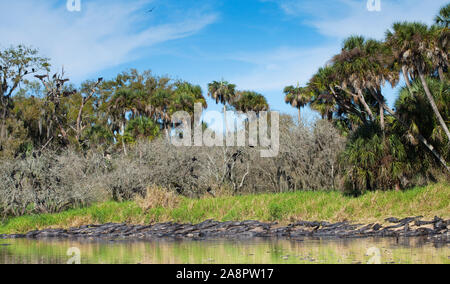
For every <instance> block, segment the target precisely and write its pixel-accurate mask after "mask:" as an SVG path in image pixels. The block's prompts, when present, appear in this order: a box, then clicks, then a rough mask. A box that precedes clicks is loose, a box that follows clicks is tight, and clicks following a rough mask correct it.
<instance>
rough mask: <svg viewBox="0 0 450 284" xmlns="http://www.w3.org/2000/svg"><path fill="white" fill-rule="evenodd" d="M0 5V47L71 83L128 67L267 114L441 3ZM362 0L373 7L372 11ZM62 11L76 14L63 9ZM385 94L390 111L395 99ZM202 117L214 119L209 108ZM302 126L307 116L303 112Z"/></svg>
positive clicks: (43, 0) (284, 0) (277, 0)
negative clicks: (336, 60) (361, 45)
mask: <svg viewBox="0 0 450 284" xmlns="http://www.w3.org/2000/svg"><path fill="white" fill-rule="evenodd" d="M72 1H80V11H74V9H68V6H67V0H20V1H11V0H0V11H2V16H1V17H0V48H4V47H9V46H11V45H17V44H26V45H29V46H33V47H35V48H37V49H39V51H40V53H41V54H42V55H43V56H46V57H48V58H51V63H52V67H53V68H54V69H53V71H57V70H61V68H62V67H64V70H65V73H66V75H67V76H68V77H69V78H70V79H71V81H72V83H75V84H76V85H78V84H80V83H81V82H83V81H84V80H87V79H95V78H97V77H104V78H105V79H109V78H113V77H115V75H116V74H118V73H120V72H122V71H125V70H128V69H130V68H136V69H138V70H140V71H144V70H152V72H153V73H154V74H155V75H169V76H170V77H172V78H174V79H183V80H186V81H189V82H191V83H193V84H198V85H200V86H202V88H203V91H204V95H205V96H206V93H207V91H206V88H207V84H208V83H209V82H211V81H213V80H221V79H224V80H227V81H229V82H231V83H234V84H236V85H237V88H238V89H240V90H254V91H257V92H260V93H262V94H263V95H265V96H266V97H267V99H268V102H269V104H270V106H271V108H272V109H273V110H277V111H281V112H283V113H289V114H292V115H294V114H296V110H295V109H293V108H291V107H290V106H289V105H286V104H285V103H284V95H283V93H282V91H283V89H284V87H285V86H287V85H296V84H300V85H304V84H306V83H307V82H308V80H309V79H310V78H311V76H312V75H313V74H314V73H315V72H316V71H317V70H318V68H319V67H321V66H323V65H325V64H326V63H327V61H328V60H329V59H330V58H331V57H332V56H333V55H335V54H337V53H339V51H340V48H341V43H342V41H343V40H344V39H345V38H346V37H348V36H350V35H364V36H366V37H370V38H375V39H382V38H383V37H384V33H385V31H386V30H387V29H388V28H389V27H390V26H392V23H394V22H396V21H404V20H407V21H420V22H424V23H427V24H431V23H432V21H433V18H434V16H435V15H436V14H437V12H438V11H439V9H440V7H441V6H443V5H445V4H447V3H448V0H320V1H317V0H208V1H202V0H126V1H125V0H123V1H119V0H70V1H69V2H72ZM368 1H374V2H376V1H380V4H381V6H380V8H381V9H380V10H379V11H376V10H375V11H374V9H369V8H370V7H375V6H374V5H369V6H368V3H367V2H368ZM69 7H74V6H70V5H69ZM384 92H385V94H386V96H387V98H388V101H389V103H390V104H391V105H392V103H393V102H394V100H395V98H396V95H397V90H393V89H391V88H390V87H386V88H385V89H384ZM208 104H209V109H210V110H219V109H220V108H221V106H216V105H215V101H212V100H210V99H209V100H208ZM304 112H305V113H306V117H312V118H314V114H313V113H312V112H311V111H309V110H305V111H304Z"/></svg>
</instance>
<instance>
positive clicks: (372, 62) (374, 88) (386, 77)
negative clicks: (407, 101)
mask: <svg viewBox="0 0 450 284" xmlns="http://www.w3.org/2000/svg"><path fill="white" fill-rule="evenodd" d="M355 43H356V44H357V45H354V44H355ZM352 47H354V48H353V49H351V50H346V49H349V48H352ZM386 47H387V46H385V45H383V44H382V43H380V42H377V41H374V40H364V39H363V38H362V37H360V38H357V39H356V40H355V39H350V40H348V41H346V42H345V43H344V49H343V51H342V53H341V54H339V55H337V56H335V57H334V59H333V61H334V64H335V66H337V71H338V74H340V75H341V77H340V79H341V80H344V85H343V86H346V85H347V84H349V85H351V86H352V87H353V88H355V89H357V90H358V92H359V94H360V96H362V97H363V93H362V91H363V90H364V91H365V92H366V93H368V94H370V95H372V97H373V98H374V99H375V100H376V101H377V103H378V105H379V107H380V119H381V120H382V119H383V117H382V116H384V115H383V113H384V110H386V111H387V112H388V113H389V114H391V115H392V116H393V117H394V118H396V119H397V120H398V121H399V122H400V123H401V124H403V125H404V126H405V127H406V128H408V127H409V125H408V124H407V123H406V122H405V121H403V120H402V119H401V118H400V117H399V116H398V114H397V113H395V112H394V111H393V110H392V109H391V108H389V107H388V106H387V105H386V103H385V98H384V96H383V95H382V93H381V86H382V85H383V84H384V82H385V81H389V82H390V83H391V85H393V86H394V85H395V84H396V83H397V82H398V77H397V76H396V75H395V72H396V71H397V70H395V68H394V69H392V65H393V63H392V62H389V60H388V59H389V56H387V55H389V53H388V50H389V49H387V48H386ZM424 64H425V63H424ZM345 81H347V82H348V83H347V82H345ZM422 84H423V85H424V89H426V88H425V86H427V85H426V84H424V83H422ZM381 124H382V127H383V121H382V122H381ZM417 138H418V139H419V140H420V141H421V142H422V143H423V144H424V145H425V146H426V147H427V148H428V149H429V150H430V151H431V152H432V153H433V154H434V155H435V157H436V158H437V159H438V160H439V161H440V162H441V163H442V165H443V166H444V167H445V168H446V169H447V170H448V171H450V167H449V166H447V163H446V161H445V159H444V158H443V157H442V156H441V155H440V154H439V153H438V152H437V151H436V149H435V148H434V147H433V146H432V145H431V144H429V143H428V141H427V140H426V139H425V138H424V137H423V136H422V135H421V134H417Z"/></svg>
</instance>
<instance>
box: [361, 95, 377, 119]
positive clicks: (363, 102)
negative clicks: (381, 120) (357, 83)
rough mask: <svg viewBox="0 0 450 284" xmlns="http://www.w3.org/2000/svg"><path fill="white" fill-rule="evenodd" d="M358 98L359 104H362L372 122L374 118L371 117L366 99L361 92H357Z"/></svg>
mask: <svg viewBox="0 0 450 284" xmlns="http://www.w3.org/2000/svg"><path fill="white" fill-rule="evenodd" d="M358 97H359V99H360V101H361V103H362V104H363V106H364V109H365V110H366V112H367V114H368V115H369V117H370V120H371V121H373V120H374V116H373V113H372V110H371V109H370V107H369V105H368V104H367V103H366V99H365V98H364V95H363V93H362V90H358Z"/></svg>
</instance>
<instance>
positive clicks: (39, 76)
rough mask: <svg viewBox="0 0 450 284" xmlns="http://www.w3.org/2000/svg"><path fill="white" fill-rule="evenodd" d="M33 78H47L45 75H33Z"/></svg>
mask: <svg viewBox="0 0 450 284" xmlns="http://www.w3.org/2000/svg"><path fill="white" fill-rule="evenodd" d="M34 77H36V78H38V79H39V80H43V79H44V78H46V77H47V75H34Z"/></svg>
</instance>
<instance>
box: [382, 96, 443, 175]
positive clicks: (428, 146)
mask: <svg viewBox="0 0 450 284" xmlns="http://www.w3.org/2000/svg"><path fill="white" fill-rule="evenodd" d="M374 97H375V99H376V100H377V101H378V103H379V104H381V105H382V106H383V108H384V109H385V110H386V111H387V112H388V113H389V114H391V115H392V116H393V117H394V118H395V119H397V120H398V121H399V122H400V123H401V124H403V126H405V127H406V128H409V125H408V124H407V123H406V122H404V121H403V120H402V119H401V118H400V117H399V116H398V115H397V114H396V113H395V112H394V111H393V110H392V109H391V108H390V107H388V106H387V105H386V104H385V103H384V102H382V101H381V100H380V99H379V98H378V97H377V96H375V95H374ZM415 136H416V137H417V138H418V139H419V140H420V142H422V144H423V145H425V147H427V148H428V149H429V150H430V151H431V153H433V155H434V156H435V157H436V158H437V159H438V160H439V162H440V163H441V164H442V165H443V166H444V168H445V169H446V170H447V171H448V172H449V173H450V167H449V166H448V165H447V162H446V161H445V160H444V158H443V157H442V156H441V155H440V154H439V153H438V152H437V151H436V149H435V148H434V147H433V145H431V144H430V143H428V141H427V139H425V137H423V136H422V135H421V134H416V135H415Z"/></svg>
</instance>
